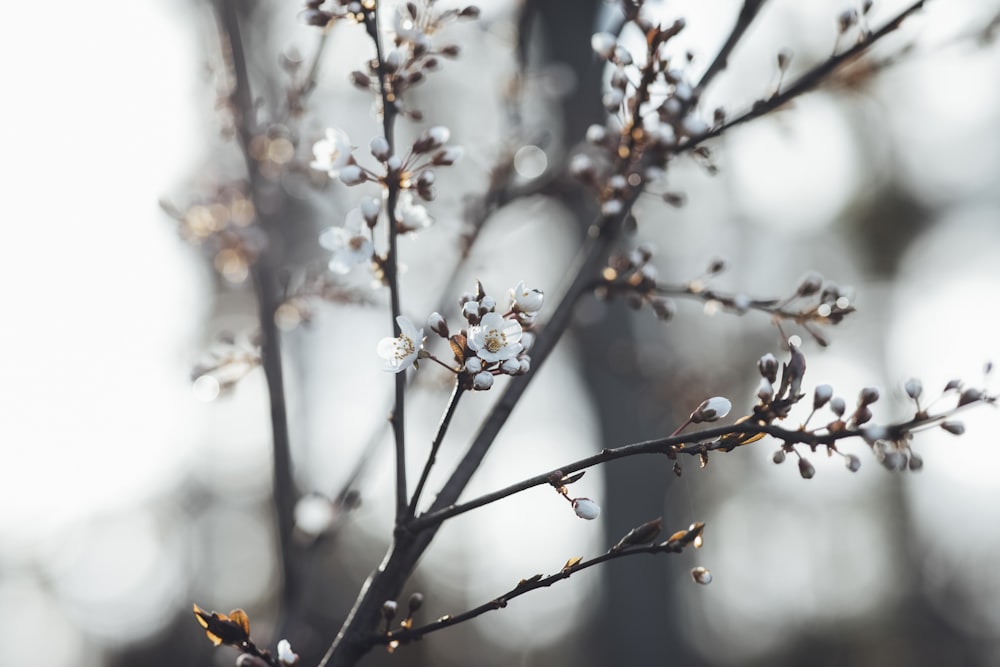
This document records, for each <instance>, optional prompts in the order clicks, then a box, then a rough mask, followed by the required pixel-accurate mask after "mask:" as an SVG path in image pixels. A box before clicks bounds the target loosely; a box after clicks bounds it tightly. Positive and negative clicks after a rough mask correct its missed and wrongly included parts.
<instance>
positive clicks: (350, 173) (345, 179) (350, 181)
mask: <svg viewBox="0 0 1000 667" xmlns="http://www.w3.org/2000/svg"><path fill="white" fill-rule="evenodd" d="M337 175H338V177H339V178H340V182H341V183H343V184H344V185H346V186H348V187H350V186H353V185H360V184H361V183H364V182H365V181H367V180H368V176H367V175H365V172H364V171H363V170H362V169H361V167H359V166H358V165H356V164H349V165H347V166H346V167H343V168H342V169H341V170H340V172H339V173H338V174H337Z"/></svg>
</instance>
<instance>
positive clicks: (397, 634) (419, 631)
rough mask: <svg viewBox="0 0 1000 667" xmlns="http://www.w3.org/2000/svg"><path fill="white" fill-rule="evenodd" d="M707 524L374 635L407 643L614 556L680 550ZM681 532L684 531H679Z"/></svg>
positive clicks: (384, 641)
mask: <svg viewBox="0 0 1000 667" xmlns="http://www.w3.org/2000/svg"><path fill="white" fill-rule="evenodd" d="M703 527H704V524H696V527H695V528H694V529H692V530H688V531H683V533H682V536H679V537H678V538H676V539H668V540H665V541H663V542H659V543H656V544H647V545H644V546H635V547H629V548H627V549H620V550H619V549H611V550H610V551H608V552H606V553H603V554H601V555H600V556H595V557H594V558H591V559H589V560H581V561H578V562H576V563H573V564H572V565H570V563H572V561H570V563H567V566H566V567H564V568H563V569H562V570H560V571H559V572H556V573H555V574H550V575H548V576H541V575H535V576H534V577H531V578H530V579H524V580H521V581H520V582H518V584H517V585H516V586H514V588H512V589H510V590H509V591H507V592H506V593H504V594H502V595H500V596H499V597H496V598H494V599H492V600H490V601H489V602H486V603H484V604H481V605H479V606H478V607H475V608H473V609H470V610H468V611H466V612H463V613H461V614H456V615H454V616H452V615H446V616H442V617H441V618H439V619H438V620H436V621H434V622H432V623H427V624H426V625H422V626H419V627H416V628H405V629H403V628H401V629H399V630H394V631H392V632H389V633H387V634H384V635H379V636H377V637H374V638H373V641H375V642H377V643H380V644H394V643H399V644H405V643H407V642H411V641H414V640H417V639H420V638H421V637H423V636H425V635H428V634H430V633H432V632H436V631H437V630H443V629H445V628H450V627H452V626H454V625H458V624H459V623H464V622H465V621H470V620H472V619H474V618H476V617H478V616H482V615H483V614H486V613H488V612H491V611H496V610H497V609H503V608H504V607H506V606H507V603H508V602H510V601H511V600H513V599H515V598H518V597H521V596H522V595H524V594H525V593H530V592H532V591H535V590H538V589H540V588H547V587H549V586H552V585H554V584H557V583H559V582H560V581H565V580H566V579H569V578H570V577H571V576H572V575H574V574H576V573H577V572H581V571H583V570H586V569H589V568H591V567H594V566H595V565H601V564H603V563H607V562H609V561H612V560H617V559H620V558H629V557H631V556H636V555H639V554H666V553H680V552H681V551H683V549H684V547H685V546H687V545H688V544H690V543H691V542H692V541H694V539H695V538H696V537H697V536H698V535H700V534H701V532H702V529H703ZM679 532H680V531H679Z"/></svg>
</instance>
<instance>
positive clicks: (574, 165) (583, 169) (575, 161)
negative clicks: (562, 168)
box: [569, 153, 594, 178]
mask: <svg viewBox="0 0 1000 667" xmlns="http://www.w3.org/2000/svg"><path fill="white" fill-rule="evenodd" d="M569 173H570V174H572V175H573V176H575V177H576V178H580V177H581V176H589V175H592V174H593V173H594V161H593V160H591V159H590V157H589V156H587V155H584V154H583V153H577V154H576V155H574V156H573V157H571V158H570V160H569Z"/></svg>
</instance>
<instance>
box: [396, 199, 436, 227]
mask: <svg viewBox="0 0 1000 667" xmlns="http://www.w3.org/2000/svg"><path fill="white" fill-rule="evenodd" d="M396 215H397V217H398V218H399V231H400V232H410V231H413V230H416V229H424V228H426V227H430V226H431V224H433V222H434V218H432V217H431V216H430V214H429V213H428V212H427V209H426V208H424V207H423V206H421V205H420V204H415V203H414V202H413V193H412V192H408V191H407V192H403V193H401V194H400V195H399V203H398V205H397V206H396Z"/></svg>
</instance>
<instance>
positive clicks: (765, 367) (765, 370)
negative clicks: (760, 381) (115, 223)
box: [757, 352, 778, 383]
mask: <svg viewBox="0 0 1000 667" xmlns="http://www.w3.org/2000/svg"><path fill="white" fill-rule="evenodd" d="M757 370H758V371H760V374H761V376H762V377H765V378H767V380H768V381H769V382H771V383H773V382H774V381H775V380H777V379H778V360H777V359H776V358H775V356H774V355H773V354H771V353H770V352H768V353H767V354H765V355H764V356H762V357H761V358H760V359H759V360H758V361H757Z"/></svg>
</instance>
